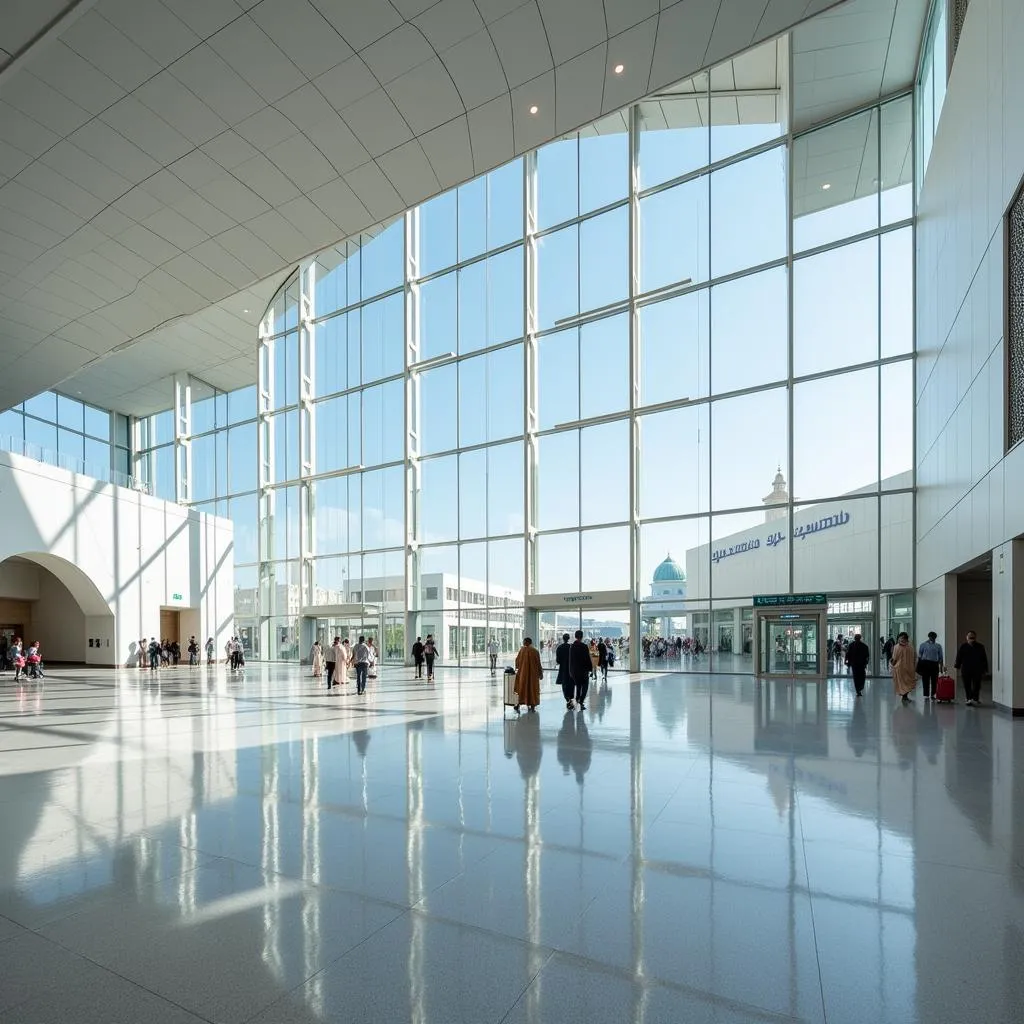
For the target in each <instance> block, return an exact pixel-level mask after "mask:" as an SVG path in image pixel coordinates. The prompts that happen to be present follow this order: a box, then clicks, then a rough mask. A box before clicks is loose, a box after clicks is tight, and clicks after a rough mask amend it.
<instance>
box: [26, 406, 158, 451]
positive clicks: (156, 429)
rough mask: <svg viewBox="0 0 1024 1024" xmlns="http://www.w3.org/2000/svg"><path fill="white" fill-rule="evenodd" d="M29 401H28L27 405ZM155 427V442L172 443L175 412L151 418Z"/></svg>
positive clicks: (153, 441)
mask: <svg viewBox="0 0 1024 1024" xmlns="http://www.w3.org/2000/svg"><path fill="white" fill-rule="evenodd" d="M27 404H28V403H26V406H27ZM150 423H151V424H152V427H153V440H152V443H153V444H170V443H171V442H172V441H173V440H174V412H173V410H171V409H165V410H164V411H163V412H158V413H156V415H154V416H153V417H152V418H151V419H150Z"/></svg>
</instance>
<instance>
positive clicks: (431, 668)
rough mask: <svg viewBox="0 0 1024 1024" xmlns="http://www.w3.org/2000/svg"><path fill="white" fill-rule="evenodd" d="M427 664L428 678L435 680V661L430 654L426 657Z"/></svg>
mask: <svg viewBox="0 0 1024 1024" xmlns="http://www.w3.org/2000/svg"><path fill="white" fill-rule="evenodd" d="M426 662H427V678H428V679H433V678H434V659H433V658H432V657H430V655H429V654H428V655H427V657H426Z"/></svg>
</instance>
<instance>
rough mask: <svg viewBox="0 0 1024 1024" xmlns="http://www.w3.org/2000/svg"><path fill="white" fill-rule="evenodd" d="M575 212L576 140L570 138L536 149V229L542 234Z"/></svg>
mask: <svg viewBox="0 0 1024 1024" xmlns="http://www.w3.org/2000/svg"><path fill="white" fill-rule="evenodd" d="M579 212H580V204H579V139H578V138H577V136H576V135H572V136H570V137H569V138H567V139H559V140H558V141H557V142H551V143H548V145H546V146H542V147H541V148H540V149H538V150H537V227H538V228H539V229H540V230H541V231H543V230H544V229H545V228H549V227H552V226H553V225H555V224H561V223H562V221H566V220H571V219H572V218H573V217H576V216H577V215H578V214H579Z"/></svg>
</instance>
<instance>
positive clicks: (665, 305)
mask: <svg viewBox="0 0 1024 1024" xmlns="http://www.w3.org/2000/svg"><path fill="white" fill-rule="evenodd" d="M709 320H710V301H709V297H708V292H707V290H703V291H698V292H690V293H689V294H687V295H679V296H677V297H676V298H674V299H666V300H663V301H661V302H654V303H651V304H650V305H646V306H642V307H641V308H640V315H639V321H640V323H639V345H640V401H641V403H642V404H643V405H656V404H658V403H659V402H671V401H676V400H678V399H683V398H691V399H693V398H704V397H706V396H707V394H708V375H709V365H710V355H709V344H708V336H709V329H708V323H709Z"/></svg>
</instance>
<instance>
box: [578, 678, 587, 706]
mask: <svg viewBox="0 0 1024 1024" xmlns="http://www.w3.org/2000/svg"><path fill="white" fill-rule="evenodd" d="M575 683H576V700H577V701H579V703H581V704H582V703H583V701H585V700H586V699H587V693H588V692H589V691H590V676H589V675H586V676H583V678H582V679H577V680H576V681H575Z"/></svg>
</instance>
